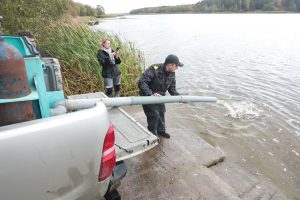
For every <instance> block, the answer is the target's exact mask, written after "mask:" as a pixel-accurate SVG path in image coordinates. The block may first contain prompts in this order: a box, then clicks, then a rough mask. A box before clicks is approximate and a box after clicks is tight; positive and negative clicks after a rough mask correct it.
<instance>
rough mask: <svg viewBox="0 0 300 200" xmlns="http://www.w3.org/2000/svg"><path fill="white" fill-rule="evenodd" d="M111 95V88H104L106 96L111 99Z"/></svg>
mask: <svg viewBox="0 0 300 200" xmlns="http://www.w3.org/2000/svg"><path fill="white" fill-rule="evenodd" d="M112 94H113V88H106V96H108V97H112Z"/></svg>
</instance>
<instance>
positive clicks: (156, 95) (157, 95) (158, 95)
mask: <svg viewBox="0 0 300 200" xmlns="http://www.w3.org/2000/svg"><path fill="white" fill-rule="evenodd" d="M152 96H155V97H160V96H161V95H160V94H159V93H154V94H152Z"/></svg>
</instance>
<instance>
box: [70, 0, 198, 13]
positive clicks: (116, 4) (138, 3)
mask: <svg viewBox="0 0 300 200" xmlns="http://www.w3.org/2000/svg"><path fill="white" fill-rule="evenodd" d="M74 1H75V2H80V3H83V4H88V5H90V6H92V7H96V6H97V5H102V6H103V7H104V9H105V13H106V14H110V13H128V12H129V11H130V10H132V9H136V8H143V7H154V6H169V5H181V4H195V3H197V2H199V1H200V0H74Z"/></svg>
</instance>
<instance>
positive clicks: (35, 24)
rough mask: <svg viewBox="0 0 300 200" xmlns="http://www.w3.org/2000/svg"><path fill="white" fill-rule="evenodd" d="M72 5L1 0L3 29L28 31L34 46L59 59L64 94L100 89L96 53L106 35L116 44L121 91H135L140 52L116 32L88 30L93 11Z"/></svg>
mask: <svg viewBox="0 0 300 200" xmlns="http://www.w3.org/2000/svg"><path fill="white" fill-rule="evenodd" d="M74 5H75V6H76V3H74V2H73V1H72V0H51V1H50V0H32V1H29V0H16V1H15V2H14V3H11V1H10V0H4V1H3V2H1V7H0V15H1V16H3V18H4V20H3V23H2V28H3V33H4V34H12V35H16V34H18V33H19V32H20V31H30V32H32V33H33V35H34V36H35V37H36V40H37V46H38V47H39V48H40V49H42V50H43V52H45V53H46V54H47V56H49V57H54V58H57V59H58V60H59V62H60V64H61V67H62V72H63V76H64V91H65V95H73V94H80V93H81V94H82V93H89V92H98V91H104V84H103V78H102V76H101V66H100V65H99V63H98V60H97V58H96V54H97V51H98V49H99V48H100V42H101V41H102V39H104V38H109V39H110V40H111V42H112V48H113V49H115V48H117V47H120V56H121V59H122V64H121V65H120V69H121V71H122V75H121V79H122V91H121V92H122V95H123V96H130V95H137V94H138V88H137V84H136V80H137V79H138V78H139V76H140V74H141V73H142V69H143V67H144V58H143V55H142V53H141V52H140V51H139V50H137V49H136V48H135V46H134V44H133V43H130V42H125V41H122V40H121V39H120V38H119V37H118V36H117V35H109V34H107V33H105V32H103V31H94V30H92V29H91V28H90V27H88V25H87V22H88V21H89V20H91V19H95V17H97V15H94V14H93V15H89V14H85V15H80V14H78V12H77V14H76V12H74V10H77V11H78V8H76V7H74ZM83 7H84V5H83ZM83 16H85V17H83Z"/></svg>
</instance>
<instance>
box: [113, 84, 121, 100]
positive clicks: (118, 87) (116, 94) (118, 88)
mask: <svg viewBox="0 0 300 200" xmlns="http://www.w3.org/2000/svg"><path fill="white" fill-rule="evenodd" d="M114 88H115V97H120V96H121V93H120V85H114Z"/></svg>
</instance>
